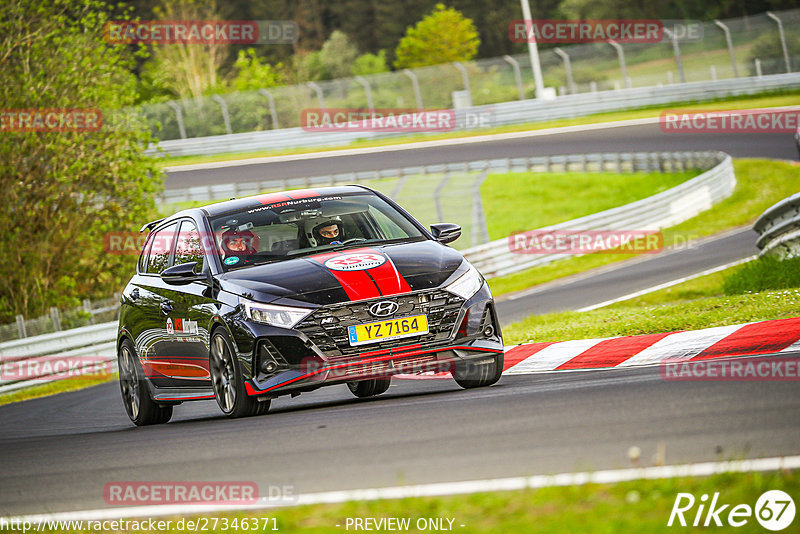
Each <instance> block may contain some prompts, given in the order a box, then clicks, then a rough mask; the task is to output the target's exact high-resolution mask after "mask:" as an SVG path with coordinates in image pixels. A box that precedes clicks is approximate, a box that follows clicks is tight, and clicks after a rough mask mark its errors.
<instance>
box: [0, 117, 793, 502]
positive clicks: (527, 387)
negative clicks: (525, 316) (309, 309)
mask: <svg viewBox="0 0 800 534" xmlns="http://www.w3.org/2000/svg"><path fill="white" fill-rule="evenodd" d="M693 137H694V136H685V135H681V136H674V135H667V134H663V133H661V131H660V130H659V129H658V126H657V125H656V126H653V127H631V128H621V129H614V130H613V131H611V130H608V131H594V132H585V133H579V134H569V135H568V136H561V137H559V138H557V139H551V138H541V137H540V138H536V139H535V140H524V139H523V140H519V139H517V140H512V141H506V142H492V143H486V144H480V145H469V146H467V145H465V146H464V147H460V146H451V147H448V148H439V149H434V150H420V151H404V152H402V151H399V152H397V153H394V152H384V153H380V154H376V155H372V156H369V157H367V156H348V157H339V158H322V159H317V160H309V161H308V162H307V163H304V162H294V163H292V164H287V165H284V164H270V166H269V167H268V168H267V167H265V166H261V165H258V166H255V165H254V166H247V167H237V168H227V169H217V170H213V171H192V172H185V173H176V174H174V175H171V176H170V177H169V179H168V182H167V187H186V186H188V185H190V184H195V185H198V184H202V183H208V182H202V180H213V181H218V182H222V181H231V180H232V179H233V180H241V181H250V180H253V179H263V176H264V175H265V174H268V175H269V176H276V175H280V174H281V173H291V172H294V173H296V174H294V175H295V176H302V175H313V174H326V173H330V172H338V169H337V168H336V165H344V166H345V167H346V170H350V171H353V170H362V169H368V168H385V167H393V166H405V165H412V164H419V163H435V162H443V161H459V160H465V159H481V158H492V157H504V156H517V155H535V154H547V153H559V154H562V153H578V152H612V151H620V150H623V147H624V150H625V151H650V150H682V149H698V148H702V149H721V150H725V151H727V152H729V153H731V154H732V155H734V156H747V157H771V158H785V159H793V158H794V157H795V152H794V147H793V145H792V144H791V137H790V136H786V135H778V136H773V135H760V136H758V137H757V138H755V139H754V138H753V137H752V136H739V135H727V136H726V135H721V136H709V135H703V136H700V137H699V138H696V139H693ZM323 169H324V170H323ZM343 170H344V169H343ZM256 176H257V177H256ZM726 240H727V241H726ZM753 241H754V235H753V234H752V233H751V232H749V231H747V230H743V231H739V232H734V233H732V234H730V235H728V236H726V237H723V238H721V239H717V240H714V241H711V242H709V243H705V244H701V245H700V248H697V249H688V250H685V251H679V252H676V253H673V254H665V255H663V256H658V257H653V258H651V259H646V260H641V261H637V262H633V263H630V264H627V265H625V267H624V269H628V271H621V272H617V271H606V272H605V273H602V274H600V275H597V276H596V277H592V278H584V279H583V280H580V279H578V280H573V281H572V282H571V283H570V284H566V285H564V284H561V285H555V286H551V287H549V288H546V289H545V290H543V291H541V290H540V291H539V292H536V293H532V294H530V295H528V296H525V297H523V298H519V299H516V300H507V301H504V302H501V303H500V306H501V307H500V315H501V319H502V320H503V321H504V322H508V320H510V319H512V318H516V317H518V316H519V314H521V313H522V312H524V311H529V312H535V311H547V310H553V309H558V308H559V307H560V306H565V307H576V306H577V305H589V304H594V303H596V302H599V301H602V300H606V299H607V298H611V296H612V295H614V294H615V292H614V291H609V288H612V286H613V287H617V289H620V286H619V283H620V281H625V282H627V284H628V285H627V288H628V289H627V292H630V291H635V290H636V288H635V287H633V286H631V285H630V284H631V283H635V284H643V285H648V284H651V285H652V284H653V283H660V282H661V281H666V280H663V279H664V278H666V279H667V280H671V279H674V278H677V277H680V276H683V275H682V274H681V273H682V272H683V271H684V270H686V271H689V270H695V269H697V268H700V269H701V270H702V269H704V268H708V267H711V266H715V265H721V264H724V263H726V261H727V260H726V258H733V259H736V258H735V257H736V256H738V257H745V256H747V255H749V254H750V253H752V243H753ZM703 247H708V248H703ZM650 262H652V263H650ZM692 262H693V263H692ZM687 264H692V265H690V266H687ZM687 274H688V273H687ZM603 277H605V278H603ZM613 280H617V282H616V283H612V282H613ZM617 293H618V291H617ZM548 295H549V296H548ZM576 295H578V296H577V297H576ZM616 296H619V295H616ZM548 303H549V304H548ZM576 303H578V304H576ZM537 306H541V307H537ZM798 423H800V390H798V388H797V387H796V384H795V383H792V382H667V381H664V380H663V379H662V378H661V376H660V374H659V370H658V368H655V367H645V368H635V369H615V370H607V371H582V372H569V373H567V372H559V373H547V374H539V375H527V376H506V377H503V378H502V379H501V380H500V382H499V383H498V384H497V385H495V386H493V387H491V388H486V389H481V390H472V391H463V390H460V388H458V386H457V385H456V384H455V383H454V382H452V381H451V380H418V381H396V383H395V384H394V385H393V386H392V387H391V388H390V389H389V391H388V392H387V393H386V394H385V395H383V396H381V397H378V398H376V399H371V400H358V399H355V398H353V397H352V396H351V395H350V393H349V392H348V391H347V389H346V388H345V387H344V386H335V387H331V388H325V389H322V390H319V391H316V392H313V393H309V394H303V395H302V396H300V397H298V398H296V399H285V398H282V399H279V400H277V401H275V402H274V404H273V409H272V410H271V412H270V414H268V415H266V416H262V417H259V418H252V419H242V420H227V419H225V418H223V417H221V415H220V413H219V411H218V409H217V407H216V404H215V403H214V402H213V401H203V402H196V403H188V404H185V405H183V406H180V407H178V408H176V411H175V417H174V419H173V421H172V422H171V423H169V424H167V425H163V426H160V427H150V428H135V427H133V426H132V425H131V424H130V423H129V421H128V419H127V417H126V416H125V414H124V411H123V408H122V403H121V400H120V398H119V390H118V387H117V385H116V384H105V385H101V386H97V387H94V388H89V389H86V390H82V391H77V392H73V393H67V394H62V395H58V396H55V397H49V398H44V399H36V400H32V401H28V402H25V403H18V404H12V405H7V406H0V516H4V515H17V514H26V513H42V512H56V511H67V510H85V509H92V508H99V507H104V506H105V503H104V501H103V487H104V486H105V484H106V483H109V482H115V481H132V480H139V481H144V480H157V481H168V480H184V481H190V480H239V481H242V480H244V481H253V482H256V483H257V484H258V485H259V487H260V488H261V489H262V491H264V490H265V489H266V488H268V487H269V486H275V485H291V486H293V487H294V491H295V493H309V492H317V491H326V490H335V489H356V488H366V487H377V486H391V485H396V484H398V483H408V484H417V483H427V482H445V481H459V480H472V479H482V478H495V477H502V476H516V475H527V474H548V473H556V472H568V471H576V470H587V469H589V470H591V469H604V468H616V467H627V466H629V465H630V462H629V460H628V459H627V451H628V448H629V447H630V446H632V445H636V446H638V447H640V448H641V449H642V451H643V455H642V463H643V464H645V465H649V464H650V463H651V458H652V455H653V454H654V453H655V452H656V449H657V447H658V446H659V444H660V443H663V446H664V447H665V449H666V461H667V463H670V464H674V463H682V462H693V461H710V460H717V459H728V458H756V457H767V456H782V455H791V454H797V453H798V448H797V444H798V443H800V425H798Z"/></svg>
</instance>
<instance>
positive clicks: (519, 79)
mask: <svg viewBox="0 0 800 534" xmlns="http://www.w3.org/2000/svg"><path fill="white" fill-rule="evenodd" d="M503 59H504V60H505V61H506V63H508V64H509V65H511V68H512V69H514V82H515V83H516V84H517V92H518V93H519V99H520V100H525V90H524V89H523V87H522V73H520V71H519V62H518V61H517V60H516V59H514V58H513V57H511V56H509V55H508V54H506V55H505V56H503Z"/></svg>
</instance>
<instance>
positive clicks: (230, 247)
mask: <svg viewBox="0 0 800 534" xmlns="http://www.w3.org/2000/svg"><path fill="white" fill-rule="evenodd" d="M222 250H223V251H224V252H225V256H226V257H229V256H249V255H251V254H256V253H257V252H258V250H257V249H256V236H255V234H254V233H253V232H251V231H250V230H237V229H235V228H231V229H230V230H226V231H225V233H223V234H222Z"/></svg>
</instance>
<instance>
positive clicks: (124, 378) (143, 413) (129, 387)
mask: <svg viewBox="0 0 800 534" xmlns="http://www.w3.org/2000/svg"><path fill="white" fill-rule="evenodd" d="M117 363H118V364H119V389H120V393H122V404H123V405H124V406H125V412H126V413H127V414H128V417H129V418H130V420H131V421H132V422H133V424H135V425H136V426H145V425H158V424H162V423H166V422H167V421H169V420H170V419H171V418H172V406H170V405H167V406H162V405H160V404H158V403H157V402H155V401H154V400H153V399H152V398H150V389H149V388H148V386H147V379H146V378H145V376H144V370H143V369H142V365H141V363H139V358H138V357H137V356H136V350H135V349H134V348H133V343H131V341H130V340H129V339H125V340H123V342H122V343H121V344H120V346H119V352H118V353H117Z"/></svg>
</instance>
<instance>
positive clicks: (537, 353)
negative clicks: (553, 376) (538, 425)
mask: <svg viewBox="0 0 800 534" xmlns="http://www.w3.org/2000/svg"><path fill="white" fill-rule="evenodd" d="M505 351H506V353H505V363H504V366H503V367H504V371H503V374H505V375H524V374H532V373H540V372H547V371H566V370H576V369H611V368H624V367H634V366H639V365H654V364H659V363H662V362H667V361H670V362H674V361H687V360H705V359H710V358H723V357H730V356H754V355H759V354H773V353H777V352H792V351H800V317H792V318H790V319H779V320H774V321H760V322H755V323H745V324H736V325H730V326H717V327H714V328H705V329H702V330H687V331H678V332H666V333H663V334H645V335H640V336H624V337H612V338H601V339H579V340H572V341H561V342H542V343H524V344H521V345H509V346H506V347H505ZM449 376H450V373H438V374H436V375H400V377H401V378H422V379H424V378H448V377H449Z"/></svg>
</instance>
